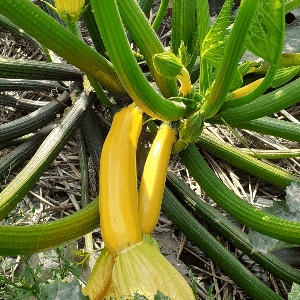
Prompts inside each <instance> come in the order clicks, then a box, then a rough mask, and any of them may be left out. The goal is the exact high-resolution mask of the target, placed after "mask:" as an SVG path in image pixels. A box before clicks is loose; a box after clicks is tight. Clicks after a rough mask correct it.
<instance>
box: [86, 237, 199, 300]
mask: <svg viewBox="0 0 300 300" xmlns="http://www.w3.org/2000/svg"><path fill="white" fill-rule="evenodd" d="M103 252H104V253H103ZM102 253H103V254H102ZM112 265H113V267H112ZM157 291H160V292H162V293H163V294H164V295H165V296H168V297H169V298H170V299H172V300H173V299H174V300H175V299H176V300H195V297H194V294H193V291H192V289H191V288H190V286H189V285H188V283H187V282H186V280H185V279H184V278H183V277H182V276H181V275H180V273H179V272H178V271H177V270H176V269H175V268H174V267H173V266H172V265H171V263H170V262H169V261H168V260H167V259H166V258H165V257H164V256H163V255H162V254H161V253H160V252H159V251H158V250H157V249H156V248H155V247H153V246H152V245H151V244H149V243H147V242H144V241H141V242H139V243H137V244H135V245H130V246H129V247H128V248H126V249H124V250H122V251H120V253H119V255H118V256H117V257H116V258H115V259H112V258H111V256H110V254H109V253H108V251H107V250H103V251H102V252H101V255H100V256H99V258H98V260H97V262H96V265H95V267H94V269H93V272H92V274H91V277H90V279H89V281H88V283H87V285H86V287H85V288H84V289H83V293H84V294H85V295H88V296H89V297H90V299H104V298H105V299H110V297H113V298H114V299H117V300H119V299H133V297H134V295H135V294H139V295H142V296H145V297H146V298H147V299H149V300H154V296H155V295H156V293H157Z"/></svg>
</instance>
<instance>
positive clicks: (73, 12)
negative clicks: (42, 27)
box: [55, 0, 85, 23]
mask: <svg viewBox="0 0 300 300" xmlns="http://www.w3.org/2000/svg"><path fill="white" fill-rule="evenodd" d="M84 3H85V0H55V6H56V10H57V12H58V14H59V15H60V17H61V18H62V19H63V20H65V21H66V22H70V23H74V22H76V21H77V20H78V19H79V18H80V16H81V15H82V12H83V10H82V9H83V6H84Z"/></svg>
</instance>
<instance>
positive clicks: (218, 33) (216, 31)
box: [201, 0, 233, 57]
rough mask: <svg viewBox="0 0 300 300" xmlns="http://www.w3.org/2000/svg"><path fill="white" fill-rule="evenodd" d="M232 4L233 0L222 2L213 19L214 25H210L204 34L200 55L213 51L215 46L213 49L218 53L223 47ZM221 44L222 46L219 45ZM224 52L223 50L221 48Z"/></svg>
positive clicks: (227, 31) (204, 55)
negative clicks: (216, 15)
mask: <svg viewBox="0 0 300 300" xmlns="http://www.w3.org/2000/svg"><path fill="white" fill-rule="evenodd" d="M232 5H233V0H226V2H225V3H224V5H223V7H222V10H221V12H220V14H219V16H218V18H217V20H216V21H215V23H214V25H213V26H212V27H211V29H210V31H209V32H208V34H207V35H206V37H205V39H204V41H203V44H202V51H201V52H202V55H203V56H202V57H206V55H208V54H207V52H211V51H214V50H213V49H214V48H215V47H217V48H218V50H217V51H214V52H215V54H219V55H220V51H221V49H222V48H225V45H224V44H225V43H226V39H225V38H226V37H227V36H228V34H229V29H228V27H229V26H230V23H231V22H230V16H231V8H232ZM221 45H222V46H221ZM223 52H224V50H223Z"/></svg>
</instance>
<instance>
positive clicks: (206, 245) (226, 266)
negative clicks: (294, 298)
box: [162, 187, 282, 300]
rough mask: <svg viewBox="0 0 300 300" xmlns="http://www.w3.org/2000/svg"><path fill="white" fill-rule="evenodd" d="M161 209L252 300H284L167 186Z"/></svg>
mask: <svg viewBox="0 0 300 300" xmlns="http://www.w3.org/2000/svg"><path fill="white" fill-rule="evenodd" d="M162 209H163V210H164V212H165V213H166V215H167V216H168V217H169V218H170V219H171V220H172V222H173V223H174V224H175V226H176V227H177V228H178V229H179V230H180V231H181V232H182V233H183V234H184V235H185V236H186V237H187V238H188V239H189V240H190V241H192V242H193V243H194V244H195V245H196V246H198V247H199V248H200V249H201V250H202V251H203V252H204V254H205V255H206V256H207V257H209V258H210V259H212V260H213V261H214V262H215V263H216V264H218V265H219V266H220V267H221V268H222V269H223V270H224V271H225V272H226V273H227V274H228V275H229V276H230V278H231V279H232V280H233V281H234V282H235V283H236V284H237V285H239V286H240V287H241V288H242V289H243V290H244V291H245V292H246V293H247V294H248V295H250V296H251V297H252V298H253V299H255V300H256V299H257V300H261V299H264V300H282V298H281V297H279V296H278V295H277V294H275V293H274V292H273V291H272V290H271V289H269V288H268V287H266V286H265V285H264V284H263V283H262V282H261V281H260V280H259V279H258V278H257V277H256V276H254V275H253V274H252V273H251V272H250V271H249V270H248V269H247V268H246V267H245V266H244V265H243V264H242V263H241V262H240V261H239V260H238V259H237V258H235V257H234V256H233V255H232V254H231V253H230V252H229V251H228V250H227V249H225V248H224V246H222V245H221V244H220V242H218V241H217V240H216V239H215V238H214V237H213V236H212V235H211V234H210V233H209V232H208V231H207V230H206V229H205V228H204V227H203V226H201V225H200V224H199V223H198V222H197V221H196V219H195V218H194V217H192V216H191V214H190V213H189V212H188V211H187V210H186V209H185V208H184V206H182V205H181V204H180V203H179V201H178V200H177V199H176V197H175V196H174V195H173V194H172V193H171V192H170V190H169V189H168V188H167V187H165V192H164V198H163V202H162Z"/></svg>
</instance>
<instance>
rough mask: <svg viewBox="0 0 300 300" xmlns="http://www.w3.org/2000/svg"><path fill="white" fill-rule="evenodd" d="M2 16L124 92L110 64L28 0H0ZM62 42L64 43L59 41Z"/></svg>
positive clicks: (115, 90)
mask: <svg viewBox="0 0 300 300" xmlns="http://www.w3.org/2000/svg"><path fill="white" fill-rule="evenodd" d="M0 11H1V13H2V14H3V15H4V16H5V17H7V18H8V19H10V20H11V21H12V22H13V23H14V24H16V25H17V26H19V27H21V28H22V29H23V30H25V31H26V32H27V33H28V34H30V35H31V36H32V37H34V38H36V39H37V40H38V41H39V42H40V43H42V44H43V45H44V46H46V47H47V48H49V49H51V50H52V51H54V52H55V53H57V54H58V55H59V56H61V57H62V58H64V59H66V60H67V61H68V62H69V63H70V64H72V65H74V66H76V67H77V68H79V69H81V70H82V71H83V72H85V73H86V74H88V75H92V76H94V77H95V78H96V79H97V80H99V82H100V83H101V84H102V85H103V86H104V87H105V88H106V89H108V90H109V91H111V92H112V93H113V94H115V95H117V96H122V95H124V89H123V87H122V86H121V84H120V81H119V79H118V77H117V75H116V73H115V72H114V69H113V67H112V66H111V65H110V64H109V62H108V61H107V60H106V59H105V58H104V57H102V56H101V55H100V54H98V53H97V52H96V51H94V50H93V49H92V48H90V47H89V46H88V45H86V44H85V43H83V42H82V41H81V40H80V39H78V38H76V37H75V36H74V35H73V34H72V33H70V32H69V31H68V30H67V29H66V28H64V27H63V26H62V25H60V24H59V23H58V22H56V21H55V20H53V19H52V18H51V17H50V16H48V15H47V14H46V13H45V12H43V11H42V10H40V9H39V8H38V7H37V6H35V5H34V4H33V3H32V2H31V1H29V0H0ZM62 41H63V42H62Z"/></svg>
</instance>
